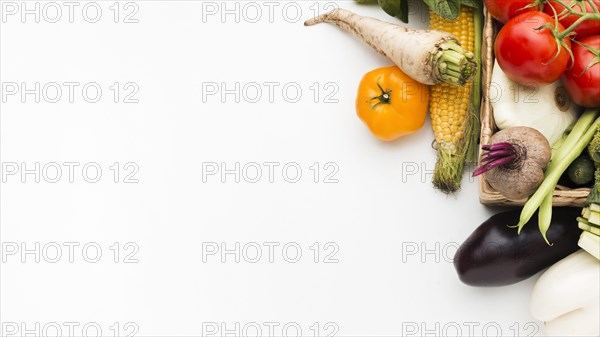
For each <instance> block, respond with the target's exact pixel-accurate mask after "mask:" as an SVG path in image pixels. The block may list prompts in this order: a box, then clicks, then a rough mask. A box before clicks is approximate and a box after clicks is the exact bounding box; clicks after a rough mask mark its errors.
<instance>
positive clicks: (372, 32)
mask: <svg viewBox="0 0 600 337" xmlns="http://www.w3.org/2000/svg"><path fill="white" fill-rule="evenodd" d="M322 22H327V23H332V24H334V25H336V26H338V27H339V28H341V29H343V30H345V31H348V32H350V33H352V34H354V35H355V36H356V37H358V38H359V39H360V40H362V41H364V42H365V43H367V44H368V45H369V46H371V48H373V49H374V50H375V51H377V52H378V53H380V54H381V55H384V56H386V57H387V58H389V59H390V60H391V61H392V62H394V63H395V64H396V65H397V66H398V67H399V68H400V69H402V71H404V72H405V73H406V74H407V75H408V76H410V77H411V78H413V79H414V80H416V81H418V82H421V83H423V84H429V85H433V84H437V83H441V82H448V83H452V84H457V85H465V83H467V81H468V80H469V79H470V78H471V77H473V75H474V74H475V72H476V71H477V64H476V62H475V60H474V55H473V53H471V52H468V51H466V50H465V49H463V48H462V47H461V46H460V43H459V42H458V41H457V39H456V37H454V36H452V35H451V34H448V33H445V32H440V31H435V30H414V29H409V28H405V27H402V26H399V25H396V24H392V23H388V22H383V21H381V20H377V19H374V18H369V17H364V16H360V15H358V14H355V13H353V12H350V11H348V10H345V9H341V8H340V9H335V10H333V11H331V12H328V13H325V14H323V15H321V16H318V17H316V18H314V19H311V20H308V21H306V22H305V23H304V25H305V26H312V25H315V24H318V23H322Z"/></svg>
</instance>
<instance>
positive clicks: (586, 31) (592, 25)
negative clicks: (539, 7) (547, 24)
mask: <svg viewBox="0 0 600 337" xmlns="http://www.w3.org/2000/svg"><path fill="white" fill-rule="evenodd" d="M563 2H564V3H566V4H567V5H569V6H571V7H572V8H573V9H574V10H576V11H580V12H583V9H582V8H583V7H582V4H583V3H585V12H586V13H593V12H594V10H593V9H592V6H591V5H590V3H589V2H587V1H581V0H563ZM571 4H572V5H571ZM594 4H595V5H596V7H598V8H600V1H599V0H594ZM552 8H554V10H555V11H556V14H557V15H559V19H560V17H562V15H560V14H561V13H562V12H563V11H565V7H564V6H563V5H561V4H560V3H558V2H557V1H550V2H547V3H546V4H545V5H544V12H546V14H548V15H550V16H552V17H554V11H553V10H552ZM565 13H566V12H565ZM579 18H580V16H578V15H576V14H569V15H567V16H564V17H563V18H562V19H560V20H559V22H560V23H561V24H562V25H563V26H564V27H565V28H568V27H571V25H572V24H573V23H574V22H575V21H577V19H579ZM573 31H574V32H575V33H577V35H575V36H574V38H575V39H576V40H579V39H581V38H584V37H586V36H590V35H596V34H600V21H597V20H587V21H583V22H582V23H581V24H579V25H578V26H577V27H576V28H575V29H574V30H573Z"/></svg>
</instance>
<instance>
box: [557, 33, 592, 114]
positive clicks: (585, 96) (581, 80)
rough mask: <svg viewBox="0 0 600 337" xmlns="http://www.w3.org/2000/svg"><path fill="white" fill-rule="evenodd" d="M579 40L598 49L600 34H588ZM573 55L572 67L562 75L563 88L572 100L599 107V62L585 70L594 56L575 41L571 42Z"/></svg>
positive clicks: (583, 104)
mask: <svg viewBox="0 0 600 337" xmlns="http://www.w3.org/2000/svg"><path fill="white" fill-rule="evenodd" d="M579 42H580V43H583V44H585V45H587V46H590V47H592V48H593V49H596V50H600V35H594V36H588V37H586V38H583V39H581V40H579ZM573 56H574V63H573V67H571V68H570V69H567V71H565V74H564V75H563V77H562V82H563V85H564V86H565V89H566V90H567V92H568V93H569V96H571V99H572V100H573V102H575V103H577V104H579V105H581V106H584V107H587V108H597V107H600V63H596V64H594V65H593V66H591V67H589V68H588V69H587V70H585V68H586V67H587V66H588V65H590V64H592V63H593V62H594V57H596V56H595V55H594V54H593V53H592V52H591V51H589V50H588V49H587V48H585V47H584V46H582V45H580V44H579V43H577V42H575V43H573ZM584 70H585V71H584Z"/></svg>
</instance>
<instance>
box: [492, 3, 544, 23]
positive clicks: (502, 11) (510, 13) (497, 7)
mask: <svg viewBox="0 0 600 337" xmlns="http://www.w3.org/2000/svg"><path fill="white" fill-rule="evenodd" d="M483 2H484V3H485V7H487V9H488V11H489V12H490V14H491V15H492V17H493V18H494V19H496V20H498V21H500V22H502V23H506V22H507V21H508V20H510V19H512V18H514V17H515V16H517V15H519V14H522V13H526V12H533V11H537V10H538V7H537V6H535V7H529V8H525V7H527V6H529V5H531V4H532V3H534V2H535V0H483Z"/></svg>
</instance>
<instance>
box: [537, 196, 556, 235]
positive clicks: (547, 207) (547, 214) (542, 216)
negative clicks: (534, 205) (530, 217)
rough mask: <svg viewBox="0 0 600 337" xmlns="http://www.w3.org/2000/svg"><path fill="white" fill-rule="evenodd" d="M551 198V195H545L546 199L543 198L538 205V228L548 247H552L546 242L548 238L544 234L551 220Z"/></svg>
mask: <svg viewBox="0 0 600 337" xmlns="http://www.w3.org/2000/svg"><path fill="white" fill-rule="evenodd" d="M553 196H554V195H553V193H548V194H546V197H545V198H544V200H542V204H541V205H540V210H539V212H538V227H539V228H540V232H541V233H542V236H543V237H544V240H545V241H546V243H547V244H548V245H550V246H552V244H551V243H550V241H548V238H547V237H546V233H547V232H548V229H549V228H550V222H551V220H552V197H553Z"/></svg>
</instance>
